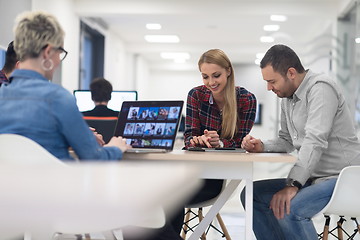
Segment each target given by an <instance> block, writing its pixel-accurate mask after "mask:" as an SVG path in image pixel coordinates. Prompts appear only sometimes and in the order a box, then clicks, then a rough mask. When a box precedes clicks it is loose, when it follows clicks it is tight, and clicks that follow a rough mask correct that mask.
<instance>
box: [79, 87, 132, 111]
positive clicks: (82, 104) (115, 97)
mask: <svg viewBox="0 0 360 240" xmlns="http://www.w3.org/2000/svg"><path fill="white" fill-rule="evenodd" d="M74 96H75V99H76V104H77V106H78V108H79V111H80V112H84V111H89V110H92V109H93V108H94V107H95V104H94V102H93V100H92V99H91V92H90V90H75V91H74ZM137 98H138V97H137V91H113V92H112V93H111V100H110V101H109V103H108V108H110V109H112V110H114V111H120V109H121V105H122V103H123V101H136V100H137Z"/></svg>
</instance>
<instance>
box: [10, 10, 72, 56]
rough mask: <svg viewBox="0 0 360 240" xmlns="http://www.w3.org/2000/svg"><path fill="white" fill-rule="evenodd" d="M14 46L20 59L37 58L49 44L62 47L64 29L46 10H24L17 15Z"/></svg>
mask: <svg viewBox="0 0 360 240" xmlns="http://www.w3.org/2000/svg"><path fill="white" fill-rule="evenodd" d="M14 33H15V40H14V48H15V52H16V54H17V56H18V58H19V60H20V61H23V60H25V59H27V58H37V57H38V56H39V55H40V52H41V51H42V49H43V48H44V47H46V46H47V45H48V44H51V45H53V46H55V47H61V46H63V44H64V35H65V33H64V30H63V29H62V28H61V26H60V24H59V22H58V21H57V19H56V18H55V17H54V16H53V15H51V14H49V13H46V12H41V11H35V12H24V13H21V14H20V15H18V16H17V18H16V23H15V27H14Z"/></svg>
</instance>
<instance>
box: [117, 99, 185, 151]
mask: <svg viewBox="0 0 360 240" xmlns="http://www.w3.org/2000/svg"><path fill="white" fill-rule="evenodd" d="M183 105H184V101H124V102H123V104H122V106H121V110H120V114H119V117H118V121H117V124H116V128H115V133H114V135H115V136H121V137H124V138H126V139H127V143H128V144H130V145H131V146H132V147H133V148H132V149H129V150H128V151H127V152H135V153H144V152H168V151H172V150H173V148H174V144H175V138H176V133H177V131H178V128H179V125H180V119H181V113H182V108H183Z"/></svg>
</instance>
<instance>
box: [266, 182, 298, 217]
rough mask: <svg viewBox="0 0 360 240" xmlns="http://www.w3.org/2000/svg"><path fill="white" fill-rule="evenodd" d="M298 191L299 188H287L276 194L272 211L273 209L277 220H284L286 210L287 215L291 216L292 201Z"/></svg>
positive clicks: (271, 206) (271, 207) (272, 200)
mask: <svg viewBox="0 0 360 240" xmlns="http://www.w3.org/2000/svg"><path fill="white" fill-rule="evenodd" d="M298 191H299V189H298V188H297V187H285V188H284V189H282V190H280V191H279V192H277V193H275V194H274V196H273V197H272V199H271V202H270V209H272V211H273V213H274V216H275V217H276V218H277V219H282V218H284V216H285V210H286V214H290V202H291V199H293V198H294V197H295V195H296V194H297V192H298Z"/></svg>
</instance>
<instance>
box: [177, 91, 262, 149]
mask: <svg viewBox="0 0 360 240" xmlns="http://www.w3.org/2000/svg"><path fill="white" fill-rule="evenodd" d="M235 90H236V100H237V113H238V126H237V128H238V131H237V132H236V133H235V135H234V137H233V138H232V139H223V138H221V139H220V140H221V141H222V142H223V143H224V147H237V148H239V147H240V145H241V141H242V139H243V137H245V136H246V135H247V134H248V133H249V132H250V130H251V128H252V126H253V125H254V120H255V113H256V98H255V95H254V94H252V93H251V92H249V91H247V90H246V89H245V88H242V87H236V88H235ZM221 122H222V116H221V112H220V110H219V108H218V106H217V104H216V103H215V101H214V100H213V97H212V94H211V91H210V90H208V89H207V88H206V87H205V86H204V85H202V86H198V87H195V88H193V89H191V90H190V92H189V94H188V98H187V105H186V120H185V124H186V128H185V132H184V141H185V148H187V147H189V146H190V139H191V138H192V136H201V135H203V134H204V130H205V129H208V130H215V131H217V132H218V134H219V135H220V134H221Z"/></svg>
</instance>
